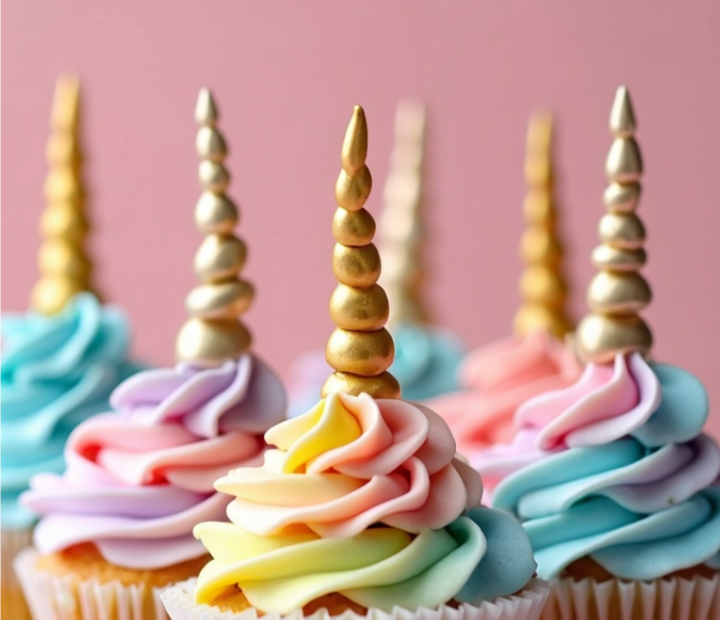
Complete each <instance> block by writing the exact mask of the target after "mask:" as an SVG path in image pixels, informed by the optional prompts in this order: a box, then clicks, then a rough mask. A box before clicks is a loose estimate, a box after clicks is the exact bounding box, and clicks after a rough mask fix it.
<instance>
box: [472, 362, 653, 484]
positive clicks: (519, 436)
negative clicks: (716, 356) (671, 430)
mask: <svg viewBox="0 0 720 620" xmlns="http://www.w3.org/2000/svg"><path fill="white" fill-rule="evenodd" d="M660 400H661V388H660V382H659V381H658V378H657V376H656V375H655V373H654V372H653V371H652V369H651V368H650V367H649V366H648V365H647V364H646V363H645V361H644V360H643V359H642V357H640V356H639V355H637V354H633V355H631V356H629V357H625V356H623V355H618V356H617V357H616V358H615V364H614V366H612V367H611V366H597V365H595V364H589V365H588V366H587V367H586V368H585V371H584V372H583V374H582V376H581V377H580V379H579V380H577V382H576V383H574V384H573V385H571V386H569V387H566V388H564V389H560V390H555V391H551V392H548V393H544V394H540V395H538V396H536V397H534V398H532V399H530V400H528V401H527V402H525V403H524V404H522V405H521V406H519V407H518V409H517V413H516V415H515V423H516V428H517V433H516V434H515V436H514V437H513V439H512V441H511V442H508V443H505V444H498V445H495V446H493V447H491V448H489V449H486V450H481V451H478V452H475V453H473V455H472V461H471V462H472V464H473V466H474V467H476V469H477V470H478V471H479V472H480V474H481V476H482V477H483V482H484V483H485V486H486V488H489V489H494V488H495V486H496V485H497V484H498V483H499V482H500V481H501V480H502V479H503V478H505V477H506V476H507V475H509V474H511V473H513V472H514V471H517V470H518V469H521V468H522V467H525V466H526V465H529V464H530V463H533V462H535V461H537V460H540V459H542V458H544V457H546V456H548V455H549V454H550V453H551V452H556V451H559V450H564V449H567V448H576V447H583V446H594V445H602V444H606V443H609V442H611V441H615V440H616V439H620V438H621V437H624V436H626V435H629V434H631V433H632V432H633V431H635V430H637V429H638V428H640V427H641V426H642V425H643V424H644V423H645V422H646V421H647V420H648V419H649V418H650V416H651V415H652V414H653V412H654V411H655V410H656V409H657V408H658V405H659V404H660Z"/></svg>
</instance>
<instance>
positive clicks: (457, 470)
mask: <svg viewBox="0 0 720 620" xmlns="http://www.w3.org/2000/svg"><path fill="white" fill-rule="evenodd" d="M265 439H266V441H267V442H268V443H269V444H274V445H276V446H278V448H279V449H277V450H269V451H267V452H266V453H265V464H264V466H263V467H262V468H240V469H237V470H235V471H232V472H230V473H229V474H228V475H227V476H226V477H224V478H222V479H221V480H218V481H217V483H216V484H215V487H216V488H217V489H218V490H219V491H222V492H223V493H228V494H230V495H234V496H235V497H236V499H235V500H234V501H233V502H232V503H231V504H230V506H229V507H228V517H229V518H230V520H231V521H232V522H233V523H235V524H236V525H237V526H239V527H241V528H243V529H245V530H247V531H249V532H251V533H253V534H257V535H262V536H266V535H272V534H275V533H279V532H281V531H283V530H285V529H286V528H288V527H291V526H297V525H304V526H306V527H308V528H309V529H310V530H312V531H313V532H315V533H316V534H318V535H320V536H323V537H352V536H355V535H357V534H359V533H360V532H362V531H363V530H365V529H367V528H368V527H369V526H371V525H372V524H374V523H384V524H386V525H389V526H392V527H396V528H399V529H402V530H405V531H407V532H413V533H417V532H420V531H422V530H424V529H428V528H429V529H438V528H442V527H445V526H446V525H448V524H449V523H451V522H452V521H454V520H455V519H456V518H458V517H459V516H460V515H461V514H463V512H464V511H465V510H467V509H468V508H471V507H473V506H477V505H478V504H479V503H480V498H481V495H482V483H481V482H480V479H479V477H478V475H477V473H476V472H475V471H473V470H472V469H471V468H470V467H469V466H468V465H466V464H465V463H464V462H462V461H461V460H459V459H457V458H455V441H454V439H453V436H452V434H451V433H450V432H449V430H448V428H447V426H446V425H445V424H444V423H443V421H442V420H441V419H440V417H439V416H438V415H437V414H435V413H433V412H432V411H431V410H430V409H428V408H427V407H424V406H422V405H418V404H413V403H408V402H404V401H401V400H382V399H380V400H374V399H372V398H370V397H369V396H368V395H366V394H361V395H360V396H358V397H354V396H348V395H346V394H342V393H336V394H331V395H330V396H329V397H328V398H327V399H325V400H324V401H321V402H320V403H319V404H318V405H317V406H316V407H315V408H314V409H312V410H311V411H310V412H308V413H307V414H305V415H303V416H299V417H297V418H293V419H290V420H287V421H286V422H284V423H282V424H280V425H278V426H277V427H275V428H273V429H271V430H270V431H268V432H267V433H266V435H265Z"/></svg>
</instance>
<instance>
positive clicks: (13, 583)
mask: <svg viewBox="0 0 720 620" xmlns="http://www.w3.org/2000/svg"><path fill="white" fill-rule="evenodd" d="M32 532H33V528H32V527H26V528H23V529H20V530H11V529H3V530H2V532H1V534H0V538H1V541H0V545H1V548H0V579H1V580H2V587H1V588H0V589H1V590H2V594H0V618H10V619H11V620H30V611H29V610H28V608H27V604H26V603H25V597H24V596H23V592H22V588H21V587H20V582H19V581H18V578H17V576H16V575H15V570H14V569H13V562H14V561H15V557H16V556H17V554H18V553H19V552H20V551H22V550H23V549H27V548H28V547H30V546H31V545H32Z"/></svg>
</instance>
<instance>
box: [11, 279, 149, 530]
mask: <svg viewBox="0 0 720 620" xmlns="http://www.w3.org/2000/svg"><path fill="white" fill-rule="evenodd" d="M2 339H3V347H2V363H1V365H0V375H1V380H2V384H1V385H2V392H1V393H0V414H1V421H2V439H1V451H0V468H1V471H0V483H1V487H0V491H1V492H0V502H1V504H0V510H1V511H2V512H1V515H2V517H1V522H2V527H3V528H11V529H21V528H25V527H28V526H30V525H32V524H33V523H34V521H35V517H34V516H33V515H32V514H31V513H30V512H28V511H27V510H26V509H25V508H23V507H22V506H20V505H19V503H18V501H17V500H18V496H19V495H20V493H22V492H23V491H25V490H26V489H27V488H28V483H29V481H30V478H31V477H32V476H33V475H35V474H38V473H41V472H57V473H60V472H62V470H63V469H64V468H65V459H64V457H63V450H64V448H65V442H66V441H67V438H68V436H69V435H70V432H71V431H72V430H73V429H74V428H75V426H77V425H78V424H79V423H80V422H82V421H83V420H85V419H86V418H88V417H89V416H91V415H93V414H96V413H100V412H103V411H108V410H109V408H110V406H109V403H108V399H109V397H110V393H111V392H112V391H113V389H114V388H115V387H116V386H117V385H118V384H119V383H120V382H121V381H123V380H124V379H125V378H127V377H129V376H130V375H132V374H134V373H135V372H137V371H138V370H140V369H141V367H140V366H137V365H134V364H132V363H130V362H128V361H127V359H126V355H127V350H128V345H129V328H128V324H127V320H126V319H125V317H124V316H123V315H122V313H121V312H120V311H119V310H118V309H117V308H113V307H111V306H102V305H101V304H100V303H99V301H98V300H97V298H96V297H95V296H94V295H92V294H90V293H81V294H79V295H76V296H75V297H74V298H73V299H71V300H70V301H69V302H68V304H67V306H66V307H65V308H64V309H63V311H62V312H61V313H59V314H57V315H54V316H43V315H39V314H35V313H28V314H3V316H2Z"/></svg>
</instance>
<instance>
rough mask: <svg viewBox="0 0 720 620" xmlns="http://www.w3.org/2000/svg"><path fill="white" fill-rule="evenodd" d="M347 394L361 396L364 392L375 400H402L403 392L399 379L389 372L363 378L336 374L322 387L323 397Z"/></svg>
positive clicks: (340, 373) (341, 373) (343, 373)
mask: <svg viewBox="0 0 720 620" xmlns="http://www.w3.org/2000/svg"><path fill="white" fill-rule="evenodd" d="M338 391H340V392H345V393H346V394H352V395H353V396H359V395H360V394H362V393H363V392H364V393H365V394H370V395H372V396H373V398H400V396H401V390H400V384H399V383H398V381H397V379H396V378H395V377H393V376H392V375H391V374H390V373H389V372H384V373H382V374H381V375H377V376H375V377H361V376H358V375H353V374H350V373H345V372H334V373H333V374H331V375H330V376H329V377H328V379H327V381H325V384H324V385H323V387H322V392H321V393H322V396H323V397H325V396H327V395H328V394H331V393H332V392H338Z"/></svg>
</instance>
